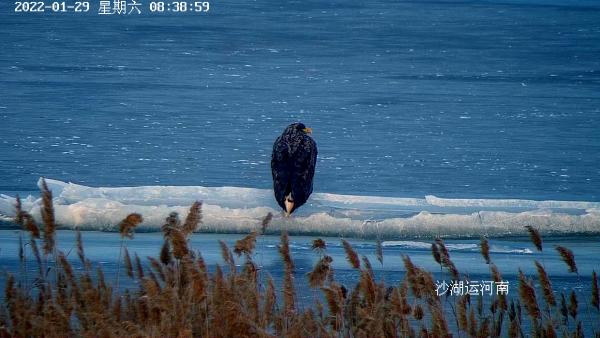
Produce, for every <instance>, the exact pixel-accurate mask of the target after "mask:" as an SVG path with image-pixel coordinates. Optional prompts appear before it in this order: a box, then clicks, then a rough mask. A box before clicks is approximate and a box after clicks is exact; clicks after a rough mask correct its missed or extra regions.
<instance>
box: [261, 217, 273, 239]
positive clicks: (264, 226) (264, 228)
mask: <svg viewBox="0 0 600 338" xmlns="http://www.w3.org/2000/svg"><path fill="white" fill-rule="evenodd" d="M272 220H273V214H272V213H270V212H269V213H268V214H267V216H265V218H263V220H262V223H261V225H260V234H261V235H264V234H265V233H266V232H267V228H268V227H269V226H270V225H271V221H272Z"/></svg>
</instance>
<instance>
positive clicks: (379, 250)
mask: <svg viewBox="0 0 600 338" xmlns="http://www.w3.org/2000/svg"><path fill="white" fill-rule="evenodd" d="M375 257H377V260H378V261H379V264H381V266H382V267H383V242H382V241H381V240H380V239H378V240H377V242H376V243H375Z"/></svg>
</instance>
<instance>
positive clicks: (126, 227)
mask: <svg viewBox="0 0 600 338" xmlns="http://www.w3.org/2000/svg"><path fill="white" fill-rule="evenodd" d="M143 221H144V219H143V218H142V215H140V214H136V213H132V214H129V215H127V217H125V218H124V219H123V220H122V221H121V222H120V223H119V233H120V234H121V237H123V238H125V237H127V238H133V230H134V229H135V227H136V226H138V225H139V224H140V223H142V222H143Z"/></svg>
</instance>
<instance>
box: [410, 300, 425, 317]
mask: <svg viewBox="0 0 600 338" xmlns="http://www.w3.org/2000/svg"><path fill="white" fill-rule="evenodd" d="M412 315H413V317H414V318H415V319H416V320H422V319H423V317H424V316H425V312H424V311H423V307H422V306H421V304H417V305H415V306H414V307H413V313H412Z"/></svg>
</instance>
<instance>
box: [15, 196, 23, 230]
mask: <svg viewBox="0 0 600 338" xmlns="http://www.w3.org/2000/svg"><path fill="white" fill-rule="evenodd" d="M15 223H17V224H18V225H19V226H21V228H23V226H24V225H25V224H24V222H23V208H22V206H21V198H20V197H19V194H17V196H16V197H15Z"/></svg>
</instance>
